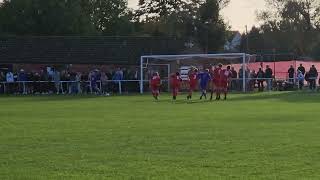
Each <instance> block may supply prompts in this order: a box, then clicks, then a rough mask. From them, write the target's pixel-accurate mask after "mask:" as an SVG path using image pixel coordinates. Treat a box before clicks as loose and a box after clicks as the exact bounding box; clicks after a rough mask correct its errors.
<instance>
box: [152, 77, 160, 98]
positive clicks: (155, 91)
mask: <svg viewBox="0 0 320 180" xmlns="http://www.w3.org/2000/svg"><path fill="white" fill-rule="evenodd" d="M160 86H161V79H160V76H159V73H157V72H156V73H154V74H153V76H152V78H151V80H150V88H151V92H152V95H153V97H154V99H155V100H158V99H159V95H160Z"/></svg>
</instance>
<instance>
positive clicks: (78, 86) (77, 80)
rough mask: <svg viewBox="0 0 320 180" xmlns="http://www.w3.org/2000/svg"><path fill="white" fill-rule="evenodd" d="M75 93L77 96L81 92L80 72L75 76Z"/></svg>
mask: <svg viewBox="0 0 320 180" xmlns="http://www.w3.org/2000/svg"><path fill="white" fill-rule="evenodd" d="M76 91H77V93H78V94H79V93H81V92H82V90H81V73H80V72H78V73H77V74H76Z"/></svg>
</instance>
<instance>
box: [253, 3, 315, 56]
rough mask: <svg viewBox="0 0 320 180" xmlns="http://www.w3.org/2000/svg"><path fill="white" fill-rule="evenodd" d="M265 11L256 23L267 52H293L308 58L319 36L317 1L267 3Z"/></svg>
mask: <svg viewBox="0 0 320 180" xmlns="http://www.w3.org/2000/svg"><path fill="white" fill-rule="evenodd" d="M266 2H267V4H268V5H269V9H268V10H267V11H263V12H260V13H259V14H258V19H259V20H260V21H261V22H262V25H261V27H260V29H261V32H262V33H263V39H264V45H265V47H266V48H269V49H272V48H276V49H278V50H279V49H280V50H286V51H293V52H295V53H296V54H297V55H301V56H306V55H309V54H310V53H311V51H312V49H313V48H314V47H315V46H316V44H317V41H315V37H317V36H318V34H319V30H320V28H319V24H320V2H319V0H266Z"/></svg>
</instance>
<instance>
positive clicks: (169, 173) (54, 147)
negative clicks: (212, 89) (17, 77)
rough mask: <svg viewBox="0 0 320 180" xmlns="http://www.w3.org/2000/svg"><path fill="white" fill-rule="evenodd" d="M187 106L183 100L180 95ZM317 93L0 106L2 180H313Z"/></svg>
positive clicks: (7, 100) (7, 101)
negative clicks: (211, 100) (222, 98)
mask: <svg viewBox="0 0 320 180" xmlns="http://www.w3.org/2000/svg"><path fill="white" fill-rule="evenodd" d="M178 98H179V99H184V97H178ZM319 102H320V95H319V94H317V93H313V94H310V93H265V94H246V95H231V96H230V100H228V101H226V102H211V103H210V102H201V101H199V100H194V101H191V102H189V103H188V102H186V101H185V100H178V101H177V102H176V103H174V102H171V101H170V97H169V96H167V95H163V96H162V97H161V100H160V102H154V101H153V99H152V97H151V96H150V95H147V96H129V97H128V96H123V97H120V96H119V97H94V96H92V97H90V96H84V97H79V96H51V97H47V96H43V97H39V96H38V97H36V96H30V97H16V96H15V97H3V96H2V97H1V98H0V117H1V118H0V121H1V123H0V142H1V144H0V159H1V166H0V172H1V173H0V179H39V180H42V179H43V180H47V179H74V180H81V179H159V180H163V179H191V180H194V179H221V180H224V179H226V180H227V179H290V180H291V179H314V180H316V179H319V176H320V172H319V168H320V163H319V160H320V157H319V138H320V135H319V130H320V128H319V127H320V121H319V118H318V117H319V116H320V112H319V111H318V105H319Z"/></svg>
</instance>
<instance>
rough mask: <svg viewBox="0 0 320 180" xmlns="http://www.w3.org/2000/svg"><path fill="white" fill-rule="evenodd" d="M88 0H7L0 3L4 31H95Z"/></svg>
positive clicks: (13, 32)
mask: <svg viewBox="0 0 320 180" xmlns="http://www.w3.org/2000/svg"><path fill="white" fill-rule="evenodd" d="M87 6H88V2H87V1H85V0H73V1H59V0H46V1H43V0H10V1H9V0H6V1H4V2H3V4H2V5H1V7H0V14H1V16H0V18H1V21H0V25H1V29H2V31H3V32H5V33H8V34H14V35H73V34H88V33H93V32H94V28H93V24H92V23H91V20H90V16H88V14H87V9H86V8H85V7H87Z"/></svg>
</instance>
